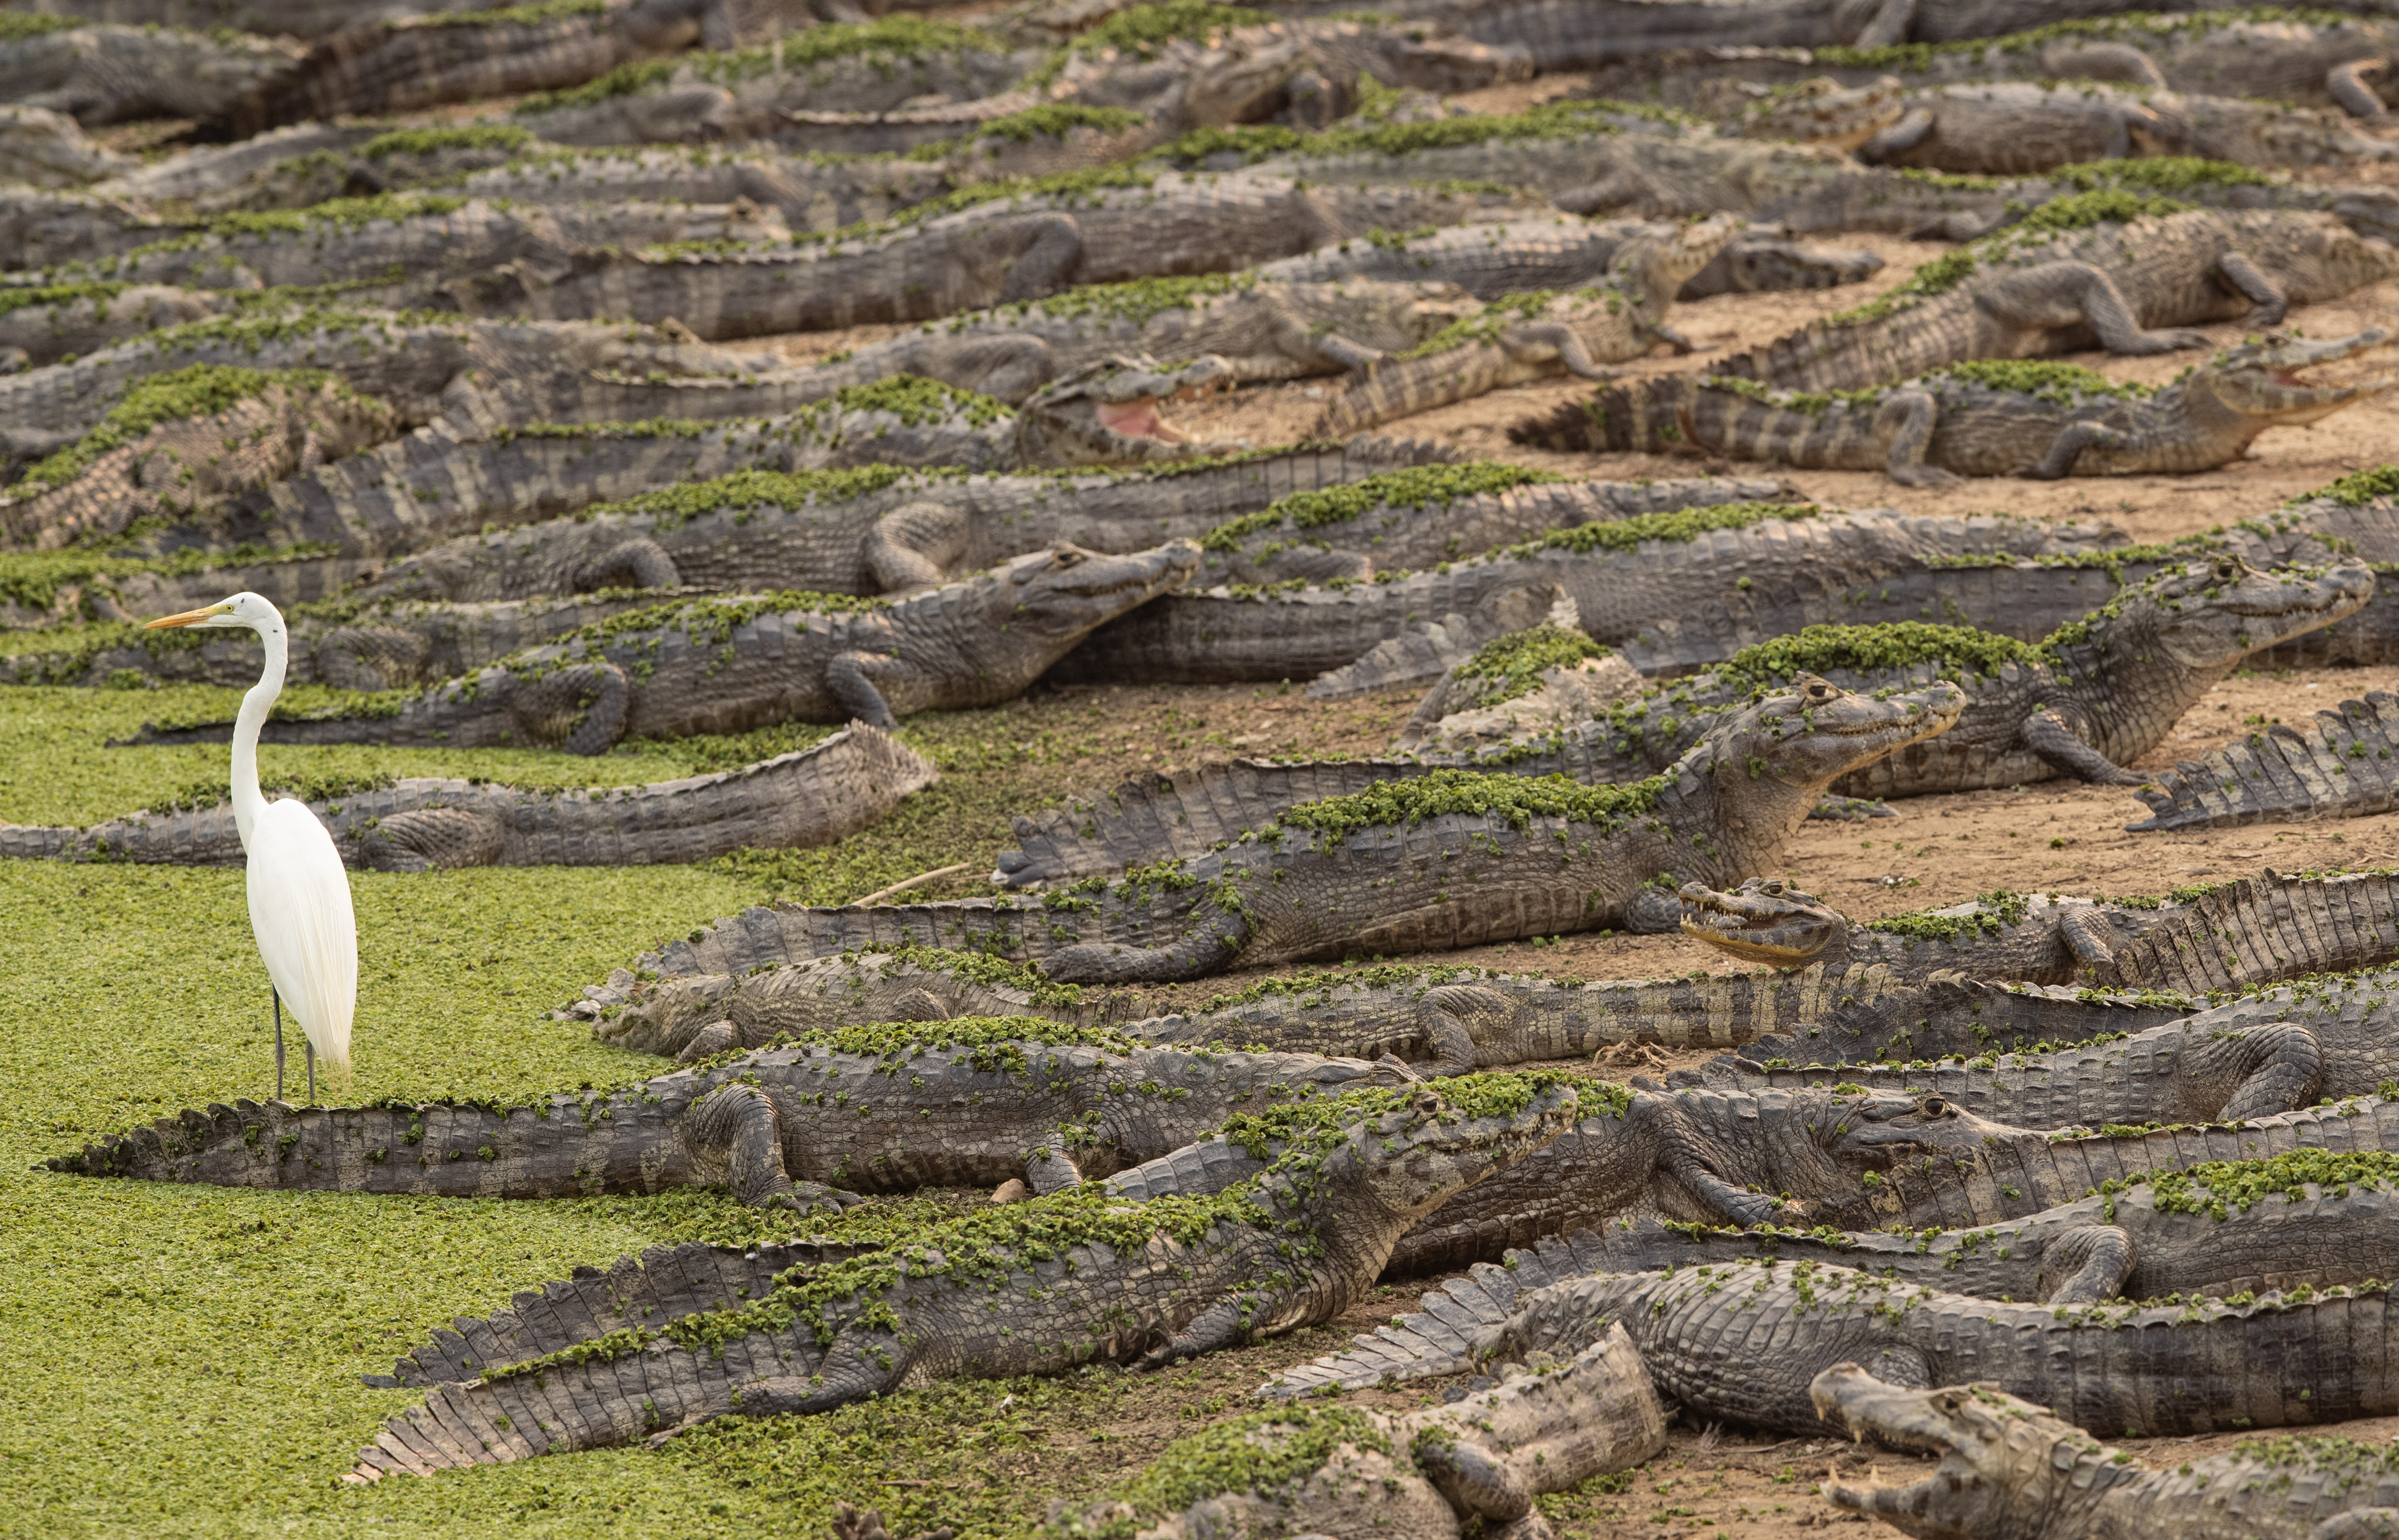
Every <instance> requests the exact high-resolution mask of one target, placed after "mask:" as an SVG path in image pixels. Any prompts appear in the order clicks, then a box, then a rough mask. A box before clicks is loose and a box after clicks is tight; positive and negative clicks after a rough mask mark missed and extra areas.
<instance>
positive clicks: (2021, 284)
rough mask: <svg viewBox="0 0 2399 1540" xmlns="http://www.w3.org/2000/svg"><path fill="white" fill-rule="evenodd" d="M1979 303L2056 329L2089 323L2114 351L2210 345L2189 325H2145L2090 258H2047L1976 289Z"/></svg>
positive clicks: (2007, 318)
mask: <svg viewBox="0 0 2399 1540" xmlns="http://www.w3.org/2000/svg"><path fill="white" fill-rule="evenodd" d="M1974 304H1975V305H1976V307H1977V308H1979V309H1981V310H1983V311H1985V312H1986V313H1987V314H1988V315H1990V316H1991V317H1993V318H1995V319H1997V320H2000V321H2004V322H2006V323H2007V324H2008V325H2010V326H2019V327H2025V328H2027V329H2038V330H2040V331H2062V330H2064V329H2065V328H2067V327H2069V326H2088V327H2089V328H2091V330H2092V331H2095V332H2097V333H2098V334H2099V345H2100V346H2102V347H2105V348H2106V349H2107V350H2108V352H2110V353H2123V354H2133V355H2145V354H2150V353H2171V352H2173V351H2175V349H2176V348H2182V347H2205V346H2207V345H2208V341H2207V333H2206V332H2204V331H2192V330H2191V329H2189V328H2188V327H2170V328H2168V329H2166V330H2164V331H2144V330H2143V329H2142V327H2141V323H2140V321H2139V320H2138V319H2137V318H2135V316H2134V314H2133V307H2132V305H2131V304H2129V303H2127V302H2126V300H2125V298H2124V291H2123V290H2121V289H2119V288H2117V287H2116V280H2115V279H2114V278H2112V277H2108V275H2107V273H2105V272H2104V271H2102V270H2101V269H2099V268H2097V267H2095V266H2094V265H2092V264H2091V263H2087V262H2045V263H2040V265H2039V266H2036V267H2027V268H2026V269H2025V270H2024V271H2023V272H2021V273H2012V274H2010V275H2008V276H2007V277H2003V278H2000V279H1999V281H1997V282H1996V283H1993V284H1992V285H1991V286H1990V287H1989V288H1987V289H1986V290H1983V291H1982V292H1981V293H1979V294H1977V295H1975V296H1974Z"/></svg>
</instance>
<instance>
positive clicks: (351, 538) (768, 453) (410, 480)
mask: <svg viewBox="0 0 2399 1540" xmlns="http://www.w3.org/2000/svg"><path fill="white" fill-rule="evenodd" d="M907 385H908V382H907V381H905V380H899V381H891V382H886V386H885V387H884V388H882V389H877V388H875V387H868V388H866V389H863V390H857V391H844V392H840V393H838V394H836V395H835V396H834V398H833V399H831V400H829V401H820V402H818V403H817V404H816V405H814V406H809V407H803V408H801V409H800V410H799V411H797V412H788V413H785V414H783V415H781V416H776V417H753V418H734V419H731V420H729V421H725V422H705V421H691V420H684V421H674V420H663V421H658V420H654V421H646V422H630V423H628V422H598V423H571V424H570V423H533V424H528V425H525V426H516V427H512V426H508V423H507V422H506V421H505V420H504V419H503V417H502V415H501V414H499V413H483V412H475V411H473V410H471V407H472V406H473V405H476V404H480V403H468V407H469V408H470V409H468V410H459V411H454V412H445V413H444V414H443V415H442V416H440V417H439V418H436V419H435V420H434V421H433V422H431V423H429V424H427V426H425V427H424V428H422V429H420V430H418V431H417V432H415V433H413V434H410V435H408V436H406V437H403V438H400V439H395V440H394V441H393V442H391V443H388V444H384V445H380V446H378V447H376V448H374V449H373V450H371V451H369V452H367V453H364V454H359V455H354V456H351V457H350V458H348V459H346V460H341V461H336V462H335V463H333V464H332V465H330V466H323V467H321V468H319V470H318V471H317V472H316V473H315V474H314V475H309V476H301V477H295V478H292V479H291V480H287V481H284V482H281V483H279V484H278V485H275V486H270V487H267V488H264V489H262V490H261V491H260V492H258V493H255V494H254V495H251V496H249V497H245V498H242V499H240V500H239V501H238V502H237V503H236V504H235V505H234V506H233V507H230V508H228V509H226V510H225V512H224V514H223V515H222V517H221V519H220V520H217V521H216V522H214V523H212V524H211V525H210V526H208V527H205V528H194V527H192V526H190V525H182V526H177V527H172V528H169V529H168V530H165V531H162V532H159V533H157V534H136V535H134V536H133V537H131V538H130V539H129V549H130V550H132V551H134V552H137V553H143V554H149V555H166V554H169V553H171V552H174V551H180V550H190V549H194V548H198V549H202V550H206V549H210V548H217V549H223V548H224V547H227V546H238V545H241V544H251V545H262V546H269V547H279V546H294V545H300V544H303V543H308V544H316V545H322V546H330V547H332V548H333V549H334V550H335V551H336V552H337V553H339V556H340V558H341V559H343V560H348V561H358V560H359V559H364V558H385V559H389V558H392V557H402V556H407V555H410V554H411V553H413V552H416V551H421V550H424V549H426V548H427V547H431V546H437V545H440V544H441V543H442V542H444V541H450V540H456V539H459V538H460V537H463V536H468V535H472V534H475V532H477V531H478V530H481V529H482V527H483V526H485V525H487V524H497V525H501V526H503V527H508V526H514V525H519V524H529V523H534V522H536V521H538V520H552V519H558V518H560V517H561V516H562V515H566V514H575V513H580V512H582V511H583V510H584V509H586V508H589V507H591V506H592V505H593V504H595V503H607V502H614V501H617V500H620V499H624V498H630V497H634V496H637V495H639V494H640V493H644V492H648V491H652V490H655V489H657V488H658V487H660V486H662V485H666V484H668V483H674V482H690V481H704V480H710V479H712V478H714V477H719V476H725V475H729V474H735V473H739V472H743V471H781V472H787V473H800V472H806V471H810V470H825V469H839V468H844V467H849V466H893V467H907V466H938V467H941V468H942V469H945V470H966V471H977V470H990V469H997V468H999V467H1002V466H1010V465H1012V464H1014V463H1015V461H1016V459H1017V444H1016V439H1017V433H1018V428H1019V426H1020V424H1019V423H1018V422H1017V421H1016V420H1014V419H1012V418H1011V417H1010V413H1009V412H1008V411H1007V409H1006V408H1004V407H1002V406H1001V405H1000V404H999V403H998V402H996V401H994V400H992V399H990V398H989V397H979V396H973V395H969V394H968V393H966V392H963V391H950V390H948V389H946V388H945V387H944V388H942V389H938V390H936V391H934V392H933V393H932V395H931V397H930V399H911V392H910V391H909V390H908V389H907V388H906V387H907ZM1289 453H1291V454H1292V455H1293V456H1294V458H1295V459H1296V460H1297V461H1300V462H1303V463H1304V464H1305V465H1321V464H1322V463H1323V462H1324V461H1325V460H1326V459H1327V458H1328V457H1330V458H1334V459H1338V458H1339V457H1340V454H1341V452H1339V451H1323V450H1304V449H1295V450H1294V451H1291V452H1289ZM1350 453H1351V457H1353V458H1355V459H1358V460H1360V461H1362V463H1363V466H1364V467H1365V468H1362V469H1360V470H1358V471H1357V472H1355V474H1356V475H1365V474H1369V472H1370V471H1371V470H1381V469H1387V468H1390V467H1391V466H1395V465H1410V464H1416V463H1420V462H1421V461H1424V460H1435V459H1444V458H1447V457H1449V456H1450V455H1451V454H1452V453H1454V452H1452V451H1449V450H1446V449H1442V448H1440V447H1438V446H1434V445H1429V444H1418V443H1416V442H1414V441H1409V440H1390V439H1374V440H1362V443H1361V447H1359V448H1357V449H1356V450H1354V451H1352V452H1350ZM1278 464H1279V462H1278V461H1277V460H1276V457H1275V456H1274V455H1272V454H1267V455H1265V456H1262V457H1261V465H1262V475H1263V477H1264V480H1265V481H1266V484H1267V485H1268V486H1275V485H1279V484H1280V482H1279V481H1278V480H1277V479H1276V477H1275V476H1274V475H1273V474H1272V472H1273V471H1274V469H1275V468H1276V466H1277V465H1278ZM1133 474H1137V473H1129V472H1118V476H1119V478H1120V479H1122V478H1125V477H1127V476H1129V475H1133ZM1324 474H1326V475H1328V476H1330V475H1335V474H1337V473H1336V472H1334V471H1331V470H1328V471H1326V472H1324ZM1290 475H1291V477H1292V479H1293V481H1294V490H1298V489H1304V488H1308V487H1309V486H1312V485H1314V484H1315V483H1313V482H1312V481H1310V480H1308V472H1307V470H1306V469H1305V468H1299V469H1294V470H1293V471H1292V472H1291V473H1290ZM943 484H947V483H946V480H943ZM969 484H973V483H972V481H971V480H970V481H969ZM1233 511H1240V509H1239V508H1236V509H1234V510H1233ZM462 548H464V547H463V542H462ZM587 554H596V553H587ZM1009 554H1010V555H1015V554H1021V553H1019V552H1010V553H1009ZM618 575H623V574H618ZM344 581H345V582H346V581H348V579H347V578H345V579H344ZM200 586H201V587H208V586H209V585H207V584H202V585H200ZM215 587H216V588H223V587H224V585H223V584H216V585H215ZM828 587H830V585H828ZM572 588H573V585H572V584H571V583H569V584H567V589H566V591H572ZM258 591H259V592H262V593H267V597H269V598H276V595H274V594H272V593H268V591H267V590H266V589H264V588H259V590H258ZM401 591H413V590H407V589H402V588H379V589H377V590H376V592H377V593H378V594H382V593H387V592H388V593H397V592H401ZM543 591H545V592H550V593H556V592H559V591H562V590H561V589H559V588H549V589H545V590H543ZM425 592H426V594H427V596H428V597H446V598H454V599H468V598H476V597H483V598H497V597H500V595H499V594H496V593H485V592H480V591H477V590H475V589H474V588H473V587H472V586H471V585H469V586H468V588H465V589H461V590H458V591H449V590H445V589H444V588H440V586H439V585H434V586H431V587H428V588H426V589H425ZM278 602H280V601H279V600H278Z"/></svg>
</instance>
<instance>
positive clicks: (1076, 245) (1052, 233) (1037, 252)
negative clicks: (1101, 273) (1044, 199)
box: [999, 214, 1083, 304]
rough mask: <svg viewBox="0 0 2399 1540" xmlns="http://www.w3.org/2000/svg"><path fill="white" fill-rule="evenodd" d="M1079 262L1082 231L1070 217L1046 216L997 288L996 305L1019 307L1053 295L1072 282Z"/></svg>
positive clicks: (1081, 248)
mask: <svg viewBox="0 0 2399 1540" xmlns="http://www.w3.org/2000/svg"><path fill="white" fill-rule="evenodd" d="M1082 261H1083V231H1082V227H1081V226H1080V225H1078V224H1077V223H1075V219H1074V216H1073V215H1071V214H1046V215H1043V216H1041V218H1040V221H1039V224H1038V227H1037V232H1036V234H1035V235H1034V236H1033V239H1032V240H1031V242H1029V243H1028V244H1027V245H1026V246H1025V248H1024V250H1023V254H1022V255H1020V256H1019V257H1018V258H1017V259H1016V260H1015V261H1014V262H1012V263H1009V266H1008V281H1007V282H1006V283H1005V284H1003V285H1001V286H1000V290H999V303H1000V304H1022V303H1023V302H1024V301H1026V300H1037V299H1039V298H1041V297H1042V296H1043V295H1045V294H1054V293H1056V292H1058V290H1062V289H1064V288H1066V287H1067V286H1068V285H1069V284H1071V283H1073V282H1074V272H1075V269H1076V268H1077V267H1078V266H1079V265H1081V263H1082Z"/></svg>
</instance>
